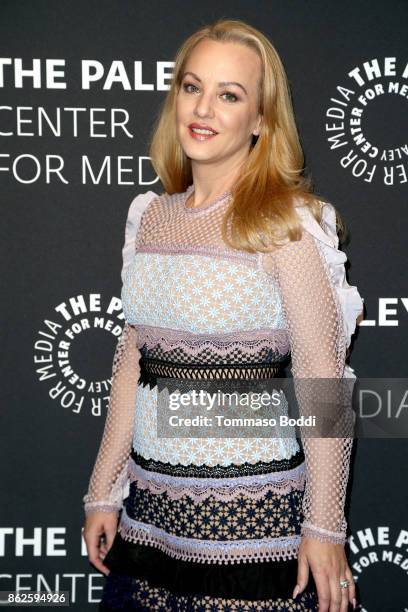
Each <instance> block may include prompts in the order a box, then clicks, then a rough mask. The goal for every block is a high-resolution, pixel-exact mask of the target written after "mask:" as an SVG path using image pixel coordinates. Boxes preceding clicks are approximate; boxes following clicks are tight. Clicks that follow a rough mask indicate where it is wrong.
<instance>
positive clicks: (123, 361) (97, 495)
mask: <svg viewBox="0 0 408 612" xmlns="http://www.w3.org/2000/svg"><path fill="white" fill-rule="evenodd" d="M136 333H137V332H136V329H135V328H134V327H133V326H131V325H130V324H129V323H128V322H125V325H124V328H123V331H122V334H121V336H120V338H119V340H118V343H117V345H116V350H115V354H114V357H113V366H112V387H111V392H110V396H109V405H108V411H107V415H106V421H105V427H104V431H103V435H102V440H101V443H100V447H99V451H98V455H97V457H96V462H95V465H94V468H93V472H92V475H91V479H90V482H89V488H88V492H87V494H86V495H85V496H84V498H83V501H84V509H85V513H86V514H88V513H89V512H114V511H118V510H119V509H120V508H121V506H122V499H123V488H124V486H125V484H126V482H127V463H128V458H129V455H130V452H131V445H132V437H133V423H134V415H135V396H136V389H137V381H138V378H139V374H140V367H139V359H140V352H139V350H138V348H137V344H136Z"/></svg>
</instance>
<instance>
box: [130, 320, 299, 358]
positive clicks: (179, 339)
mask: <svg viewBox="0 0 408 612" xmlns="http://www.w3.org/2000/svg"><path fill="white" fill-rule="evenodd" d="M135 327H136V328H137V335H138V347H139V348H141V347H142V346H144V345H146V346H147V348H152V347H154V346H156V345H157V344H160V346H162V347H163V348H164V349H165V350H172V349H175V348H180V347H181V348H183V349H184V350H185V351H186V352H187V353H188V354H190V355H195V354H197V353H198V352H200V351H202V350H203V348H204V347H206V346H208V347H210V348H211V349H213V350H214V351H216V353H217V354H218V355H228V353H229V352H230V351H231V350H233V349H234V348H235V347H242V346H245V352H246V353H248V354H249V355H256V354H257V353H258V352H259V351H260V350H261V349H263V348H264V347H267V348H270V349H272V350H273V351H276V352H277V353H279V354H281V355H286V354H288V353H289V351H290V345H289V339H288V333H287V331H286V329H270V328H267V329H257V330H251V331H247V332H227V333H225V334H217V335H214V334H192V333H189V332H187V331H183V330H177V329H169V328H165V327H153V326H147V325H135Z"/></svg>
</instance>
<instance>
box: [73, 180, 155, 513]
mask: <svg viewBox="0 0 408 612" xmlns="http://www.w3.org/2000/svg"><path fill="white" fill-rule="evenodd" d="M156 195H157V194H156V193H155V192H153V191H147V192H146V193H141V194H138V195H137V196H136V197H135V198H134V199H133V200H132V202H131V205H130V207H129V211H128V215H127V219H126V226H125V241H124V245H123V248H122V261H123V265H122V272H121V277H122V282H123V280H124V278H125V272H126V269H127V267H128V266H129V264H130V262H131V260H132V257H133V255H134V252H135V240H136V236H137V232H138V229H139V225H140V221H141V217H142V214H143V211H144V210H145V208H146V207H147V206H148V204H149V202H150V201H151V200H152V199H153V198H154V197H156ZM140 357H141V354H140V351H139V349H138V348H137V330H136V328H135V327H134V326H132V325H130V324H129V323H128V322H127V321H126V322H125V325H124V327H123V331H122V334H121V336H120V338H119V340H118V343H117V345H116V350H115V353H114V357H113V365H112V387H111V392H110V396H109V404H108V411H107V415H106V421H105V427H104V431H103V435H102V439H101V443H100V446H99V451H98V454H97V457H96V461H95V465H94V468H93V472H92V475H91V479H90V482H89V486H88V491H87V493H86V495H85V496H84V497H83V502H84V510H85V513H86V514H88V513H90V512H114V511H118V510H120V508H121V507H122V501H123V493H124V487H125V486H126V484H127V483H128V474H127V466H128V458H129V455H130V452H131V450H132V438H133V425H134V417H135V399H136V391H137V383H138V380H139V376H140V365H139V359H140Z"/></svg>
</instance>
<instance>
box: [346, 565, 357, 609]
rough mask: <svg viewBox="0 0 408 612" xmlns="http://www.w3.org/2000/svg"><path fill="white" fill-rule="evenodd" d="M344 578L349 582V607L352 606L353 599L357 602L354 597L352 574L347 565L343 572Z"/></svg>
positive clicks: (354, 587)
mask: <svg viewBox="0 0 408 612" xmlns="http://www.w3.org/2000/svg"><path fill="white" fill-rule="evenodd" d="M344 577H345V578H347V580H348V581H349V583H350V584H349V587H348V589H347V590H348V597H349V602H350V604H351V605H353V599H356V600H357V595H356V583H355V582H354V578H353V574H352V572H351V569H350V567H349V566H348V565H347V567H346V570H345V572H344Z"/></svg>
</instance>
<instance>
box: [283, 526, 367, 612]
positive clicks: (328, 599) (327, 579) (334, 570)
mask: <svg viewBox="0 0 408 612" xmlns="http://www.w3.org/2000/svg"><path fill="white" fill-rule="evenodd" d="M309 567H310V569H311V570H312V575H313V578H314V581H315V584H316V587H317V595H318V597H319V612H347V610H348V609H349V608H348V604H349V602H350V604H351V605H352V606H353V609H354V608H355V606H356V587H355V584H354V579H353V575H352V573H351V569H350V567H349V565H348V563H347V558H346V553H345V551H344V546H343V544H333V543H332V542H321V541H320V540H317V539H315V538H309V537H302V539H301V542H300V547H299V555H298V575H297V586H299V588H298V589H297V588H295V590H294V592H293V598H295V597H296V596H297V594H298V593H301V592H302V591H303V589H305V587H306V585H307V583H308V580H309ZM344 578H347V580H348V581H349V586H348V588H347V589H342V588H341V587H340V580H342V579H344ZM353 599H354V603H353Z"/></svg>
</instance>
